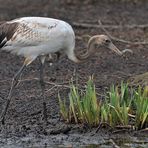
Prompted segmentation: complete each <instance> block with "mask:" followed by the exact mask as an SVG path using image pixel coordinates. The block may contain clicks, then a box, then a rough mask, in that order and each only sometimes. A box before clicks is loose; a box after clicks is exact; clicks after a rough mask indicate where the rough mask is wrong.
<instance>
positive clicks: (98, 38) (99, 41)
mask: <svg viewBox="0 0 148 148" xmlns="http://www.w3.org/2000/svg"><path fill="white" fill-rule="evenodd" d="M83 38H84V40H85V41H86V40H87V51H86V53H85V54H83V55H78V56H77V57H76V59H77V60H76V61H75V62H76V63H80V62H83V61H86V60H87V59H88V58H89V57H90V56H93V55H94V54H95V53H96V52H99V48H101V47H106V48H108V49H111V50H112V51H113V52H115V53H116V54H118V55H120V56H121V55H122V52H121V51H120V50H119V49H118V48H117V47H116V46H115V45H114V44H113V43H112V41H111V40H110V39H109V37H108V36H106V35H95V36H92V37H89V36H86V37H84V36H83Z"/></svg>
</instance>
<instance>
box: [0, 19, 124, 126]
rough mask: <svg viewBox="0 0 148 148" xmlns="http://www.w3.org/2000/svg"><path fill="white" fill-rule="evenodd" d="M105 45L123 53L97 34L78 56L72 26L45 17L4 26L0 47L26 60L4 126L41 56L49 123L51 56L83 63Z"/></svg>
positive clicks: (0, 37)
mask: <svg viewBox="0 0 148 148" xmlns="http://www.w3.org/2000/svg"><path fill="white" fill-rule="evenodd" d="M102 46H105V47H107V48H109V49H111V50H113V51H114V52H116V53H117V54H119V55H122V52H120V50H119V49H118V48H117V47H116V46H115V45H114V44H113V43H112V42H111V40H110V39H109V38H108V37H107V36H106V35H95V36H93V37H91V38H90V39H89V41H88V47H87V50H86V53H85V54H83V55H76V54H75V52H74V49H75V34H74V31H73V29H72V27H71V26H70V25H69V24H68V23H66V22H64V21H62V20H58V19H53V18H45V17H23V18H18V19H15V20H11V21H6V22H1V23H0V48H1V50H5V51H9V52H11V53H14V54H16V55H20V56H23V57H24V58H25V61H24V64H23V66H22V67H21V68H20V70H19V71H18V72H17V73H16V74H15V76H14V78H13V80H12V84H11V88H10V91H9V94H8V98H7V102H6V106H5V108H4V111H3V113H2V116H1V121H2V123H4V119H5V115H6V112H7V109H8V106H9V104H10V101H11V97H12V93H13V90H14V88H15V86H16V85H17V84H18V80H19V77H20V75H21V73H22V72H23V70H24V69H25V68H26V67H27V66H28V65H29V64H31V63H32V62H33V61H34V60H35V59H36V58H37V57H39V58H40V61H41V66H40V84H41V89H42V96H43V117H44V119H45V120H47V114H46V103H45V96H44V79H43V68H44V63H45V58H46V56H47V55H49V54H52V53H56V52H63V53H65V54H66V55H67V56H68V58H69V59H70V60H72V61H73V62H75V63H80V62H83V61H85V60H86V59H88V58H89V57H90V56H91V55H93V54H94V53H95V52H99V50H98V48H99V47H102Z"/></svg>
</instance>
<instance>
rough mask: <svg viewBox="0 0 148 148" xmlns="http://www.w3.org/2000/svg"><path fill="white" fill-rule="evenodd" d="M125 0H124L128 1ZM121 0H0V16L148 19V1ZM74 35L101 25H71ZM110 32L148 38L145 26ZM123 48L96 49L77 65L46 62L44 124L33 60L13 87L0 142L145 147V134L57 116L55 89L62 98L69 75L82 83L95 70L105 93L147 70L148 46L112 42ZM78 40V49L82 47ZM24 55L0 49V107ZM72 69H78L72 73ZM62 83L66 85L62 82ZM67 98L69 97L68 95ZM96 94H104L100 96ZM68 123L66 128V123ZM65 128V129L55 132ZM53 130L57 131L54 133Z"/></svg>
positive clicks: (107, 21)
mask: <svg viewBox="0 0 148 148" xmlns="http://www.w3.org/2000/svg"><path fill="white" fill-rule="evenodd" d="M127 1H128V0H127ZM127 1H126V0H125V1H124V2H119V1H117V0H112V1H111V0H108V1H107V0H98V1H95V0H94V1H91V0H85V1H77V0H75V1H70V0H67V1H66V0H63V1H60V0H55V1H51V0H25V1H20V0H13V1H11V0H0V20H10V19H13V18H18V17H22V16H46V17H54V18H58V19H63V20H65V21H67V22H69V23H70V24H73V23H74V22H79V23H88V24H95V25H96V24H97V20H98V19H100V20H101V21H102V22H103V24H106V25H127V24H128V25H133V24H148V13H147V12H148V2H146V1H144V0H142V1H141V2H129V1H128V2H127ZM73 28H74V31H75V33H76V36H81V35H83V34H89V35H95V34H103V33H104V32H103V31H102V30H101V29H99V28H82V27H76V26H74V25H73ZM108 31H109V32H110V34H112V35H113V36H116V37H118V38H121V39H126V40H129V41H133V42H134V41H148V28H142V29H139V28H133V29H129V28H126V27H123V28H118V29H112V28H109V29H108ZM114 43H115V44H116V46H117V47H119V48H120V49H121V50H122V49H124V48H130V49H132V50H133V52H134V53H133V54H132V55H131V54H127V55H126V58H125V57H124V58H123V57H119V56H117V55H115V54H114V53H112V52H111V51H109V50H106V49H101V50H100V52H99V53H98V54H97V55H96V56H94V57H93V58H92V59H90V60H89V61H88V62H86V63H84V64H80V65H76V64H74V63H72V62H71V61H69V60H68V59H67V57H65V56H64V55H63V56H62V57H61V58H60V60H59V61H58V62H55V63H54V64H53V66H50V64H49V63H48V62H47V64H46V69H45V80H46V82H47V83H46V101H47V107H48V121H49V123H48V124H47V125H45V124H44V122H43V121H42V120H41V110H42V97H41V90H40V86H39V82H38V80H37V78H38V76H39V61H38V60H37V61H35V62H34V63H33V64H32V65H30V66H29V67H28V69H27V70H26V71H25V72H24V74H23V76H22V83H20V84H19V86H18V87H17V88H16V90H15V93H14V95H13V99H12V102H11V105H10V108H9V110H8V113H7V117H6V124H5V125H4V126H3V125H1V128H0V147H29V146H30V147H37V146H42V147H44V146H49V147H57V145H60V146H61V147H62V145H66V146H68V147H71V146H72V145H73V146H74V147H78V146H79V145H88V144H94V145H91V146H90V147H97V145H98V147H99V146H100V147H113V146H115V145H114V142H113V141H115V143H116V144H117V145H118V146H122V147H140V146H141V147H147V146H148V137H147V133H141V132H130V131H128V132H127V131H125V132H123V131H122V132H120V133H112V132H113V131H110V130H109V129H108V128H107V129H100V131H99V132H98V133H95V130H96V129H95V128H93V129H90V128H86V127H85V126H84V125H67V124H65V123H64V121H62V120H61V119H60V116H59V105H58V95H57V94H58V92H59V93H60V94H61V96H62V97H63V98H64V97H65V98H66V97H67V96H68V93H69V88H67V86H68V83H69V80H70V79H71V78H72V77H73V79H75V78H76V77H75V74H76V75H77V78H78V81H79V85H80V86H83V85H84V84H85V82H86V81H87V80H88V76H90V75H92V74H93V75H94V81H95V85H96V88H97V92H98V93H100V94H103V93H104V91H105V90H106V89H107V88H108V87H109V86H110V85H111V84H112V83H113V84H117V83H120V81H121V80H127V79H128V78H129V77H130V76H135V75H137V74H142V73H144V72H147V71H148V45H129V44H123V43H119V42H114ZM85 47H86V45H85V44H84V42H83V41H81V40H76V49H77V50H80V49H82V48H85ZM23 60H24V59H23V58H21V57H17V56H14V55H10V54H9V53H5V52H3V51H0V111H1V112H2V110H3V106H4V103H5V101H6V97H7V94H8V91H9V89H10V84H11V79H12V77H13V76H14V74H15V73H16V72H17V71H18V69H19V68H20V66H21V65H22V63H23ZM75 70H76V72H75ZM56 84H59V85H56ZM63 84H64V85H63ZM67 98H68V97H67ZM98 98H102V97H101V96H98ZM67 126H68V128H67ZM58 129H65V131H61V133H60V131H58ZM56 132H57V133H56Z"/></svg>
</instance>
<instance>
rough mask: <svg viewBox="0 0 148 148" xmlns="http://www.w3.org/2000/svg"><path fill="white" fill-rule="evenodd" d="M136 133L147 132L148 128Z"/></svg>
mask: <svg viewBox="0 0 148 148" xmlns="http://www.w3.org/2000/svg"><path fill="white" fill-rule="evenodd" d="M138 132H148V128H144V129H141V130H139V131H138Z"/></svg>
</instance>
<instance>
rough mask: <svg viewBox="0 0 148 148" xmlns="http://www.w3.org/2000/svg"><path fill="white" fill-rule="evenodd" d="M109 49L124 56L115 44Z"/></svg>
mask: <svg viewBox="0 0 148 148" xmlns="http://www.w3.org/2000/svg"><path fill="white" fill-rule="evenodd" d="M108 48H109V49H111V50H112V51H114V52H115V53H116V54H118V55H120V56H121V55H122V52H121V51H120V50H119V49H118V48H117V47H116V46H115V45H114V44H113V43H110V44H109V46H108Z"/></svg>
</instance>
